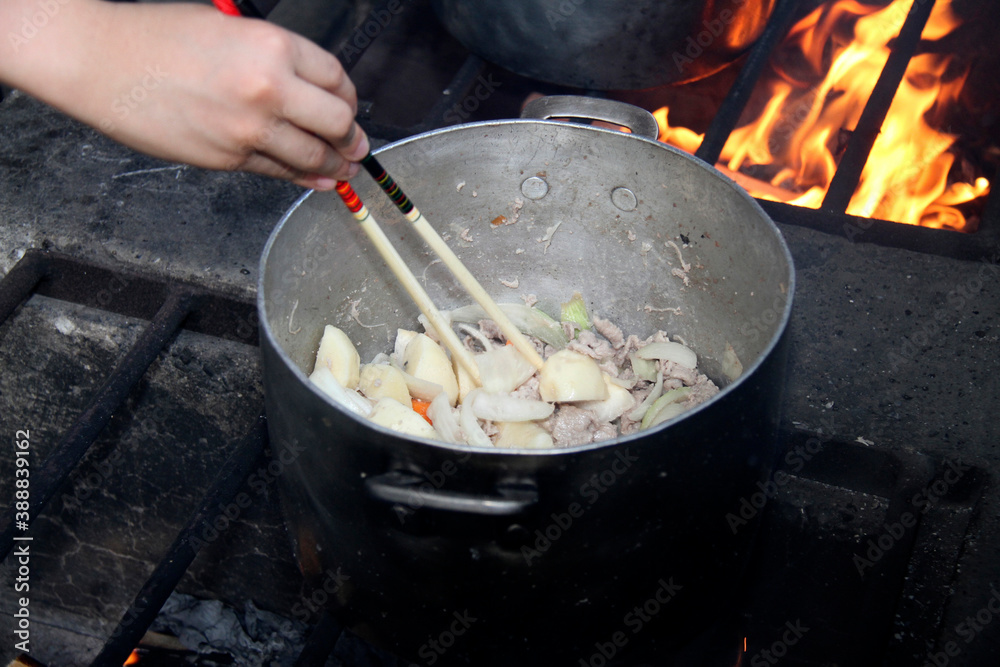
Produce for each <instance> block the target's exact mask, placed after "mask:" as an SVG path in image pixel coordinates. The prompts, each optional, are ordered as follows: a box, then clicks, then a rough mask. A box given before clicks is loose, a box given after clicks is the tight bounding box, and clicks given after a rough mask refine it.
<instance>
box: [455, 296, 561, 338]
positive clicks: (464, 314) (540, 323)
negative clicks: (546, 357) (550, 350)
mask: <svg viewBox="0 0 1000 667" xmlns="http://www.w3.org/2000/svg"><path fill="white" fill-rule="evenodd" d="M497 305H498V306H499V307H500V310H502V311H503V313H504V315H506V316H507V317H509V318H510V321H511V322H512V323H513V324H514V326H515V327H517V330H518V331H520V332H521V333H523V334H527V335H529V336H534V337H535V338H537V339H539V340H541V341H542V342H544V343H548V344H549V345H551V346H552V347H554V348H556V349H557V350H561V349H563V348H564V347H566V345H568V344H569V339H568V338H566V333H565V332H564V331H563V328H562V325H561V324H559V323H558V322H556V321H555V320H554V319H552V318H551V317H549V316H548V315H547V314H545V313H544V312H542V311H540V310H538V309H537V308H532V307H530V306H526V305H524V304H523V303H500V304H497ZM445 315H446V316H450V317H451V321H452V322H464V323H466V324H475V323H476V322H478V321H479V320H486V319H489V316H488V315H487V314H486V311H485V310H483V309H482V308H481V307H480V306H477V305H472V306H463V307H461V308H457V309H456V310H452V311H450V312H448V313H446V314H445Z"/></svg>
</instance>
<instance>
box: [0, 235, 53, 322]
mask: <svg viewBox="0 0 1000 667" xmlns="http://www.w3.org/2000/svg"><path fill="white" fill-rule="evenodd" d="M47 272H48V267H47V265H46V263H45V260H44V258H43V256H40V255H38V254H37V253H33V252H31V251H29V252H27V253H25V254H24V257H22V258H21V260H20V261H19V262H18V263H17V264H15V265H14V268H12V269H11V270H10V271H9V272H8V273H7V275H6V276H4V279H3V281H2V282H0V324H3V323H4V322H6V321H7V318H8V317H10V316H11V315H12V314H13V313H14V311H15V310H17V307H18V306H20V305H21V304H22V303H23V302H24V301H25V300H26V299H27V298H28V297H29V296H31V292H32V291H33V290H34V289H35V287H36V286H37V285H38V283H39V282H40V281H41V280H42V278H44V277H45V275H46V273H47Z"/></svg>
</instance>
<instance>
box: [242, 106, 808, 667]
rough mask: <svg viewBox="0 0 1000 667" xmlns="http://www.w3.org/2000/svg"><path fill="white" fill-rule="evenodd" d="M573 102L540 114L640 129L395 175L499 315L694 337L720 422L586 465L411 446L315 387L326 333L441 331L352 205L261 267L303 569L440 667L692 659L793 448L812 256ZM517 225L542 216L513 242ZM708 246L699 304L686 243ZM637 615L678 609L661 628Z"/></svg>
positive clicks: (410, 237) (479, 152) (413, 260)
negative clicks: (788, 444) (507, 305)
mask: <svg viewBox="0 0 1000 667" xmlns="http://www.w3.org/2000/svg"><path fill="white" fill-rule="evenodd" d="M574 100H575V101H574ZM565 101H566V100H555V101H553V100H552V99H551V98H547V99H545V100H543V101H541V102H540V103H539V105H536V106H534V107H533V108H534V109H538V108H541V109H547V111H545V112H544V115H556V116H571V115H584V116H599V117H603V118H610V119H613V120H617V122H618V123H619V124H626V125H630V126H631V127H632V129H633V130H634V133H633V134H626V133H622V132H617V131H612V130H605V129H598V128H594V127H590V126H585V125H578V124H570V123H565V122H555V121H550V120H537V119H535V120H527V119H522V120H510V121H498V122H486V123H474V124H469V125H461V126H456V127H452V128H448V129H445V130H439V131H435V132H430V133H428V134H424V135H420V136H416V137H413V138H410V139H407V140H405V141H401V142H398V143H395V144H392V145H390V146H387V147H385V148H383V149H382V150H381V151H379V153H378V156H379V159H380V161H381V162H382V163H383V164H384V165H385V167H386V169H387V170H388V171H389V173H391V174H394V175H395V176H396V178H397V179H398V181H399V182H400V185H401V186H402V187H403V188H404V190H405V191H406V192H407V193H408V194H409V195H410V197H412V198H413V200H414V201H416V202H418V203H419V205H420V207H421V209H422V211H423V212H424V214H425V215H426V216H427V218H428V219H429V220H430V221H431V222H432V223H433V224H434V225H435V226H436V228H437V229H438V231H439V232H441V233H442V234H443V235H445V237H446V238H450V245H451V246H452V247H453V248H454V250H455V252H456V253H457V254H458V255H459V257H460V258H461V259H462V260H463V262H465V264H466V265H467V266H468V267H469V268H470V270H471V271H472V272H473V273H474V274H476V275H477V277H478V278H479V279H480V281H481V282H482V283H483V285H484V287H485V288H486V289H487V291H489V292H490V293H491V295H492V296H493V297H494V298H495V299H496V300H498V301H500V302H515V301H519V297H520V295H522V294H535V295H537V297H538V303H539V306H540V307H541V308H543V309H544V310H546V311H548V312H558V304H559V303H560V301H564V300H566V299H568V298H569V296H570V295H572V293H573V292H574V291H580V292H582V294H583V295H584V297H585V299H586V301H587V302H588V307H589V309H590V311H591V312H593V313H596V314H599V315H601V316H604V317H607V318H610V319H611V320H612V321H614V322H616V323H618V324H619V325H620V326H621V327H622V328H623V329H624V331H625V332H628V333H635V334H637V335H639V336H640V337H645V336H647V335H649V334H651V333H653V332H654V331H656V330H657V329H664V330H666V331H668V332H669V333H672V334H678V335H680V336H681V337H683V338H684V339H685V340H686V341H687V342H688V344H689V345H690V346H691V347H692V348H693V349H694V350H695V351H696V352H697V353H698V355H699V359H700V368H701V369H702V370H703V372H705V373H707V374H708V375H709V376H710V377H712V378H713V379H714V380H715V381H716V382H717V383H719V384H720V385H722V386H723V387H724V388H723V390H722V392H721V393H720V394H719V395H718V396H716V397H715V398H714V399H712V400H711V401H709V402H708V403H706V404H703V405H701V406H699V407H698V408H696V409H694V410H692V411H690V412H688V413H686V414H684V415H682V416H681V417H679V418H677V419H675V420H673V421H671V422H667V423H666V424H664V425H662V426H661V427H658V428H655V429H652V430H650V431H646V432H642V433H639V434H637V435H633V436H629V437H623V438H618V439H616V440H611V441H606V442H601V443H597V444H592V445H586V446H578V447H572V448H569V449H562V450H544V451H539V450H529V451H513V450H497V449H475V448H467V447H457V446H450V445H446V444H443V443H441V442H431V441H425V440H417V439H408V438H405V437H401V436H400V435H399V434H397V433H395V432H392V431H388V430H386V429H383V428H381V427H378V426H375V425H373V424H371V423H369V422H367V421H364V420H361V419H358V418H356V417H354V416H352V415H350V414H348V413H347V412H345V411H343V410H341V409H340V408H339V407H338V406H337V405H335V404H334V403H332V402H331V401H329V400H328V399H327V398H326V397H325V396H324V395H322V394H321V393H319V392H318V391H316V390H315V389H314V388H313V386H312V385H311V384H310V383H309V382H308V381H307V377H306V374H307V372H309V371H311V370H312V364H313V359H314V355H315V353H316V348H317V345H318V341H319V338H320V335H321V333H322V329H323V326H324V325H325V324H327V323H331V324H335V325H336V326H339V327H341V328H342V329H344V330H345V331H347V332H348V334H349V335H350V337H351V338H352V340H354V341H355V343H356V345H357V347H358V349H359V352H360V354H361V357H362V360H363V361H368V360H369V359H371V358H372V357H373V356H374V355H375V354H376V353H378V352H384V351H387V350H390V349H391V346H392V340H393V338H394V335H395V332H396V329H397V327H404V328H413V327H415V322H416V318H417V315H418V311H417V309H416V308H415V306H413V305H412V304H411V302H410V301H409V299H408V298H407V296H406V294H405V292H404V291H403V290H402V289H401V288H400V287H399V286H398V285H397V284H396V282H395V281H394V279H393V278H392V276H391V274H390V273H389V272H388V271H387V270H386V267H385V266H384V265H383V263H382V261H381V259H380V258H379V256H378V255H377V254H376V253H375V252H374V250H373V249H372V248H371V247H370V245H369V243H368V241H367V239H366V237H364V235H363V234H362V232H361V231H360V230H359V229H358V227H357V224H356V223H355V222H354V221H353V218H352V217H351V216H350V214H349V213H348V211H347V209H346V208H345V207H344V206H343V204H342V203H341V202H340V201H339V200H338V199H337V196H336V195H335V194H332V193H319V192H310V193H308V194H307V195H305V196H303V197H302V198H301V199H300V200H299V201H298V202H297V203H296V204H295V206H294V207H292V209H291V210H290V211H289V212H288V213H287V214H286V215H285V217H284V218H283V219H282V221H281V222H280V223H279V225H278V226H277V228H276V229H275V231H274V233H273V234H272V235H271V238H270V239H269V241H268V243H267V247H266V249H265V251H264V254H263V258H262V260H261V273H260V275H261V278H260V286H259V294H258V307H259V310H260V315H261V318H260V319H261V347H262V350H263V363H264V383H265V394H266V401H267V414H268V422H269V428H270V433H271V438H272V450H273V453H274V456H275V458H276V459H277V460H278V461H280V462H281V467H282V470H283V472H282V474H281V475H280V477H279V479H280V485H281V490H282V495H283V501H284V506H285V511H286V513H287V516H288V520H289V524H290V526H291V530H292V533H293V535H294V538H295V545H296V550H297V556H298V559H299V562H300V564H301V566H302V569H303V571H304V572H305V574H306V575H307V576H309V577H311V578H312V579H313V580H314V582H315V583H316V584H317V585H322V586H324V587H325V588H324V589H322V591H323V592H322V594H321V595H320V597H321V598H323V599H326V598H330V602H329V603H328V604H329V605H330V606H331V607H332V608H333V609H334V610H335V611H337V612H339V613H340V615H341V617H342V618H344V619H345V620H346V622H347V623H348V624H350V625H351V626H352V627H353V628H354V629H355V630H356V631H357V632H360V633H362V634H363V635H364V636H366V637H367V638H369V639H372V640H375V641H378V642H381V643H383V644H385V645H387V646H389V647H391V648H392V650H394V651H396V652H398V653H399V654H401V655H403V656H406V657H408V658H411V659H419V660H422V661H424V662H426V663H427V664H433V663H437V664H441V663H444V662H455V663H458V664H475V665H491V664H497V665H510V664H513V663H514V661H517V660H520V661H521V662H525V661H527V662H528V664H567V665H568V664H574V665H575V664H577V658H581V659H584V660H587V659H589V657H590V655H591V654H592V653H594V651H595V650H596V649H595V648H594V647H595V642H608V641H613V642H614V641H617V640H613V639H612V636H613V635H614V636H616V637H618V638H619V639H621V638H626V639H627V640H628V641H627V642H626V643H627V648H628V649H636V650H638V649H643V650H645V649H648V648H650V647H652V648H655V649H656V650H657V651H664V650H669V649H670V648H671V647H673V646H676V645H679V644H682V643H683V641H684V640H685V639H686V638H687V637H689V636H690V633H692V632H694V631H695V630H697V629H698V628H700V627H703V626H704V624H705V623H706V619H707V618H709V617H710V616H711V614H712V613H713V612H718V611H719V610H720V609H722V608H724V607H725V605H726V604H728V603H729V602H731V599H732V597H733V595H734V590H735V585H736V583H737V582H738V579H739V576H740V573H741V570H742V567H743V564H744V562H745V560H746V556H747V553H748V550H749V547H750V544H751V540H752V537H753V534H754V517H753V516H752V515H750V514H749V513H747V512H746V511H744V512H743V513H742V515H741V514H740V512H741V502H740V501H741V499H743V498H749V497H751V496H753V494H754V493H756V492H758V491H759V489H758V487H757V484H758V482H760V481H762V480H763V479H764V477H765V476H766V475H767V474H768V469H769V464H770V459H771V457H772V454H773V451H774V441H773V433H774V429H775V426H776V419H777V415H776V411H777V404H778V395H779V388H780V386H781V373H782V370H783V354H782V351H783V347H784V346H783V343H782V341H783V338H784V331H785V327H786V324H787V321H788V316H789V310H790V307H791V296H792V292H793V289H794V277H793V269H792V263H791V258H790V256H789V254H788V250H787V249H786V247H785V244H784V242H783V240H782V238H781V236H780V234H779V232H778V230H777V228H776V227H775V226H774V224H773V223H772V222H771V221H770V220H769V219H768V218H767V216H766V215H765V214H764V212H763V211H762V210H761V208H760V206H758V205H757V203H756V202H755V201H754V200H753V199H752V198H750V197H749V196H748V195H747V194H746V193H745V192H744V191H742V190H741V189H740V188H739V187H737V186H736V185H735V184H733V183H732V182H731V181H729V180H728V179H726V178H725V177H723V176H722V175H720V174H719V173H718V172H716V171H715V170H714V169H712V168H711V167H709V166H707V165H705V164H703V163H701V162H700V161H698V160H696V159H694V158H692V157H691V156H689V155H687V154H684V153H682V152H680V151H677V150H675V149H673V148H671V147H669V146H666V145H664V144H662V143H658V142H657V141H655V140H654V139H653V136H655V130H653V129H651V128H650V126H649V117H648V114H645V112H640V113H641V114H642V115H640V116H639V118H640V119H643V120H640V121H635V120H630V119H627V118H625V116H624V115H623V114H622V113H621V109H622V108H624V107H623V106H622V105H620V103H605V102H604V101H601V100H590V99H587V98H571V102H572V104H579V105H595V104H596V105H598V107H599V108H597V110H582V111H578V112H575V113H574V112H570V111H566V110H560V109H558V108H553V107H552V106H551V105H552V104H554V103H559V102H564V103H565ZM616 105H618V106H616ZM581 108H582V107H581ZM633 111H634V109H633ZM642 134H645V135H646V136H642ZM355 180H356V182H355V183H354V186H355V188H356V189H357V191H358V193H359V194H360V196H361V198H362V199H363V200H364V201H366V202H367V203H368V205H369V206H370V207H371V209H372V212H373V214H374V216H375V217H376V218H377V219H378V220H380V221H381V222H382V225H383V227H384V228H385V229H386V230H387V233H388V234H389V236H390V237H391V238H392V240H393V242H394V243H395V244H396V245H397V248H398V249H399V252H400V254H401V255H402V256H403V258H404V259H405V260H406V262H407V263H408V264H409V265H410V266H411V267H412V268H413V269H414V271H415V273H416V274H417V275H418V276H421V275H422V276H423V277H424V279H425V281H426V288H427V291H428V292H429V293H430V295H431V297H432V298H433V299H434V301H435V302H436V303H437V304H438V305H439V306H440V307H442V308H453V307H457V306H460V305H465V304H468V303H469V298H468V297H467V296H466V295H465V294H464V293H463V291H462V290H461V288H460V287H459V286H458V285H457V283H456V282H455V281H454V280H453V279H452V278H451V276H450V275H449V274H447V273H446V271H445V270H444V269H443V268H442V267H441V265H440V264H439V263H435V262H434V260H433V257H431V256H430V255H429V254H428V251H427V250H426V249H425V247H424V246H423V245H422V243H421V242H420V240H419V239H418V238H417V236H416V235H415V234H414V233H413V232H412V230H410V229H408V228H407V226H406V223H405V222H404V221H403V220H402V218H401V216H400V214H399V213H398V212H397V211H396V209H395V208H394V207H393V205H392V204H391V203H390V202H389V200H388V199H387V198H386V197H385V195H384V194H383V193H382V192H381V191H380V190H379V188H378V187H377V186H376V185H375V183H374V182H373V181H372V180H371V179H370V178H368V177H366V176H359V177H358V178H356V179H355ZM522 205H523V207H521V208H520V209H519V210H518V207H519V206H522ZM500 215H504V216H506V218H507V221H508V222H511V221H512V220H516V222H514V224H506V225H497V226H494V224H491V222H492V221H494V220H496V218H497V217H498V216H500ZM557 223H560V224H559V226H558V228H557V229H555V230H554V231H553V228H554V227H555V225H556V224H557ZM463 230H468V232H467V233H463ZM682 237H683V238H682ZM470 238H471V241H470V240H469V239H470ZM546 238H547V239H548V240H547V241H546V240H545V239H546ZM685 239H686V240H687V241H689V242H690V245H689V246H684V247H682V248H681V252H682V254H683V257H684V262H685V263H686V264H689V265H690V270H689V272H688V273H687V281H688V283H689V284H685V281H684V275H683V273H682V274H681V275H680V276H678V275H674V274H672V270H673V269H681V267H682V265H681V262H680V260H679V258H678V253H677V250H675V249H674V248H673V247H671V246H668V245H667V244H666V242H667V241H673V242H675V243H676V244H677V245H678V246H683V243H684V242H685ZM501 280H504V281H507V284H508V285H510V284H514V282H516V283H517V287H516V288H511V287H509V286H506V285H505V284H504V283H501V282H500V281H501ZM674 309H676V310H674ZM729 348H731V350H732V352H730V353H729V354H728V355H727V349H729ZM733 352H734V353H735V358H738V359H739V360H740V361H741V362H742V373H740V371H739V369H738V367H737V365H736V364H735V363H734V361H733V360H734V356H733ZM727 376H732V377H734V378H735V379H732V380H731V379H729V377H727ZM647 603H648V604H647ZM644 605H646V606H644ZM636 606H639V607H641V608H643V609H644V612H643V613H645V614H646V615H647V616H649V611H650V610H651V609H653V608H655V610H656V613H655V614H652V615H651V616H649V617H648V618H646V620H642V618H643V617H642V616H641V615H636V614H634V613H632V611H631V610H633V609H634V608H635V607H636ZM653 616H655V619H654V618H653ZM640 631H641V632H640ZM616 633H623V634H621V635H616ZM619 644H620V642H618V644H614V646H615V647H617V648H615V650H616V651H620V650H625V649H624V648H622V646H619ZM526 656H530V657H526Z"/></svg>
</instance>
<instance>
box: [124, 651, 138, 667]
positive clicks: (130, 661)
mask: <svg viewBox="0 0 1000 667" xmlns="http://www.w3.org/2000/svg"><path fill="white" fill-rule="evenodd" d="M138 663H139V651H137V650H133V651H132V652H131V653H130V654H129V656H128V658H126V659H125V662H124V663H123V667H125V666H127V665H135V664H138Z"/></svg>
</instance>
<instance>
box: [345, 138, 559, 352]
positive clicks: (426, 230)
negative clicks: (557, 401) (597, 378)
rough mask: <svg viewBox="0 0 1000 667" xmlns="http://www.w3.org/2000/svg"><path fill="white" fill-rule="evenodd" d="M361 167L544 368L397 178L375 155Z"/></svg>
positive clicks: (519, 347) (508, 333)
mask: <svg viewBox="0 0 1000 667" xmlns="http://www.w3.org/2000/svg"><path fill="white" fill-rule="evenodd" d="M361 166H363V167H364V168H365V169H366V170H367V171H368V173H369V174H371V175H372V177H373V178H374V179H375V181H376V182H377V183H378V184H379V187H381V188H382V190H384V191H385V193H386V194H387V195H389V198H390V199H391V200H392V202H393V203H394V204H395V205H396V207H397V208H399V210H400V211H402V213H403V215H404V216H406V219H407V220H409V221H410V222H411V223H413V227H414V229H416V230H417V233H418V234H420V236H421V238H423V240H424V242H425V243H426V244H427V245H429V246H430V247H431V250H433V251H434V253H435V254H437V256H438V257H440V258H441V261H442V262H444V265H445V266H447V267H448V270H450V271H451V272H452V274H453V275H454V276H455V278H457V279H458V282H459V283H461V285H462V287H464V288H465V291H466V292H468V293H469V294H470V295H471V296H472V298H473V299H475V301H476V303H478V304H479V305H480V306H481V307H482V309H483V310H485V311H486V314H487V315H489V317H490V318H491V319H492V320H493V321H494V322H496V323H497V326H499V327H500V330H501V331H502V332H503V334H504V336H506V337H507V340H509V341H510V342H511V344H512V345H513V346H514V347H515V348H516V349H517V351H518V352H520V353H521V354H522V355H524V358H525V359H527V360H528V361H529V362H530V363H531V364H532V365H533V366H534V367H535V368H537V369H541V367H542V365H543V364H544V363H545V361H544V360H543V359H542V356H541V355H540V354H538V350H536V349H535V346H534V345H532V344H531V341H529V340H528V338H527V337H526V336H525V335H524V334H523V333H521V332H520V331H519V330H518V329H517V327H515V326H514V323H513V322H511V321H510V318H509V317H507V315H506V314H505V313H504V312H503V311H502V310H500V306H498V305H497V303H496V302H495V301H494V300H493V299H492V298H491V297H490V295H489V294H487V293H486V290H485V289H483V286H482V285H480V284H479V281H478V280H476V278H475V277H474V276H473V275H472V274H471V273H470V272H469V270H468V269H467V268H465V265H464V264H462V260H460V259H459V258H458V256H457V255H456V254H455V253H454V252H452V250H451V248H449V247H448V244H447V243H445V242H444V239H442V238H441V236H440V235H438V233H437V232H436V231H434V228H433V227H431V224H430V223H429V222H428V221H427V218H425V217H424V216H423V214H422V213H421V212H420V211H419V210H418V209H417V207H416V206H414V205H413V202H411V201H410V199H409V197H407V196H406V194H405V193H404V192H403V190H402V189H401V188H400V187H399V185H397V184H396V181H394V180H393V179H392V177H391V176H389V174H388V173H387V172H386V170H385V169H384V168H383V167H382V165H381V164H380V163H379V161H378V160H376V159H375V156H374V155H372V154H371V153H368V155H366V156H365V157H364V158H362V159H361Z"/></svg>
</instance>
